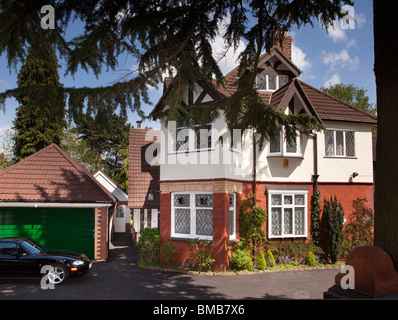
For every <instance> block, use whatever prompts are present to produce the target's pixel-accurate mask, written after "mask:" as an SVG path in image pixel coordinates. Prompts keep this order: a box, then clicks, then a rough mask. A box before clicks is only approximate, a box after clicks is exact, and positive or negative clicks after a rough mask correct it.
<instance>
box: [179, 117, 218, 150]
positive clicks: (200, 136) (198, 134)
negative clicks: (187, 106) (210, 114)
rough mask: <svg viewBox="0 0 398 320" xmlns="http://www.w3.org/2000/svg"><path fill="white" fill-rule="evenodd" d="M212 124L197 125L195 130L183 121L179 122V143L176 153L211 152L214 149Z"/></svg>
mask: <svg viewBox="0 0 398 320" xmlns="http://www.w3.org/2000/svg"><path fill="white" fill-rule="evenodd" d="M211 129H212V124H211V123H208V124H206V125H205V126H201V125H196V126H194V128H193V129H190V128H188V127H186V126H185V124H184V122H183V121H182V120H178V122H177V141H175V143H174V148H175V151H177V152H178V151H182V152H186V151H196V150H209V149H211V148H212V134H211V133H212V132H211Z"/></svg>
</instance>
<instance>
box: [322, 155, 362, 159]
mask: <svg viewBox="0 0 398 320" xmlns="http://www.w3.org/2000/svg"><path fill="white" fill-rule="evenodd" d="M324 158H325V159H358V158H357V157H345V156H324Z"/></svg>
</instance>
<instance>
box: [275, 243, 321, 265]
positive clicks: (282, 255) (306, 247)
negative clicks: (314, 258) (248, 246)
mask: <svg viewBox="0 0 398 320" xmlns="http://www.w3.org/2000/svg"><path fill="white" fill-rule="evenodd" d="M268 247H269V248H270V249H271V250H272V252H274V255H275V257H276V262H277V263H278V264H285V263H291V262H292V261H295V262H297V264H304V263H305V261H306V259H307V256H308V252H310V251H311V252H313V253H314V254H315V255H318V256H319V255H321V254H323V253H324V252H323V250H322V249H321V248H320V247H318V246H316V245H315V244H314V243H313V242H312V241H310V242H291V241H283V242H271V243H269V244H268Z"/></svg>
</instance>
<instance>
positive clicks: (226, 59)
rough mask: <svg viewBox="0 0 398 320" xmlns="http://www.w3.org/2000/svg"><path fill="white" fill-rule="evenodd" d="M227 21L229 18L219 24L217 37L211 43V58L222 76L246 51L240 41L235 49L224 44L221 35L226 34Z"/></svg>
mask: <svg viewBox="0 0 398 320" xmlns="http://www.w3.org/2000/svg"><path fill="white" fill-rule="evenodd" d="M229 21H230V18H229V17H228V18H227V19H226V20H225V21H224V22H222V23H220V25H219V28H218V35H217V36H216V37H215V39H214V41H213V42H212V48H213V57H214V59H215V60H216V61H217V62H218V66H219V67H220V69H221V72H222V73H223V74H224V75H225V74H227V73H228V72H230V71H231V70H232V69H234V68H235V67H236V66H237V65H238V64H239V55H240V54H241V52H242V51H243V50H245V49H246V45H245V43H244V42H243V41H242V40H240V41H239V43H238V46H237V48H236V49H234V48H233V47H229V46H228V45H227V44H226V42H225V40H224V38H223V35H224V33H225V32H226V28H227V26H228V24H229Z"/></svg>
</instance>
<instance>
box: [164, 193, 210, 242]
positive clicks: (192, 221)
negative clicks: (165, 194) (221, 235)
mask: <svg viewBox="0 0 398 320" xmlns="http://www.w3.org/2000/svg"><path fill="white" fill-rule="evenodd" d="M179 194H181V195H182V194H189V196H190V201H189V207H175V206H174V196H175V195H179ZM196 194H211V195H213V193H212V192H204V191H203V192H202V191H181V192H172V193H171V237H172V238H183V239H196V238H198V239H200V240H213V235H211V236H204V235H197V234H196V209H210V208H203V207H202V208H199V207H198V208H196V206H195V195H196ZM213 199H214V198H213ZM188 208H189V209H190V233H189V234H183V233H176V232H175V209H188ZM211 209H212V213H213V212H214V209H213V207H211ZM213 232H214V230H213Z"/></svg>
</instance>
